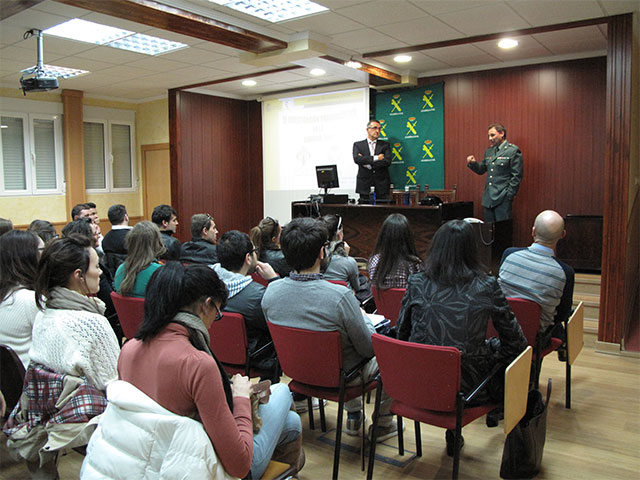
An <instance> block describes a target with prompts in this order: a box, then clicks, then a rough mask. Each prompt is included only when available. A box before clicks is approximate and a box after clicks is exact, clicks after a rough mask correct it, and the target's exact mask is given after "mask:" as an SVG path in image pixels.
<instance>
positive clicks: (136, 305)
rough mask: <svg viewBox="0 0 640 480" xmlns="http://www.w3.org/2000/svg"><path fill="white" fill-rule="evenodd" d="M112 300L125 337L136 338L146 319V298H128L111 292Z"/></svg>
mask: <svg viewBox="0 0 640 480" xmlns="http://www.w3.org/2000/svg"><path fill="white" fill-rule="evenodd" d="M111 300H113V306H114V307H115V308H116V313H117V314H118V319H119V320H120V326H121V327H122V332H123V333H124V336H125V337H127V338H133V337H135V336H136V334H137V333H138V329H139V328H140V325H141V324H142V320H143V318H144V298H138V297H127V296H124V295H120V294H119V293H116V292H111Z"/></svg>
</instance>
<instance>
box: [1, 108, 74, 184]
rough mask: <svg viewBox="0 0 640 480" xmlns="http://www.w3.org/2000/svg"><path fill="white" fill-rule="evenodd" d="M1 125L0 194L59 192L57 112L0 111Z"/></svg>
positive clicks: (60, 162)
mask: <svg viewBox="0 0 640 480" xmlns="http://www.w3.org/2000/svg"><path fill="white" fill-rule="evenodd" d="M0 126H1V128H0V143H1V145H2V147H1V148H0V172H1V174H2V176H1V180H2V182H0V194H3V195H35V194H55V193H62V191H63V166H62V140H61V139H62V133H61V126H60V116H59V115H49V114H39V113H30V114H26V113H9V112H2V113H1V114H0Z"/></svg>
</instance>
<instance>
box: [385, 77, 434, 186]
mask: <svg viewBox="0 0 640 480" xmlns="http://www.w3.org/2000/svg"><path fill="white" fill-rule="evenodd" d="M376 118H377V119H378V120H379V121H380V124H381V126H382V129H381V131H380V139H382V140H386V141H388V142H389V143H390V144H391V158H392V160H391V167H390V168H389V173H390V174H391V183H392V184H393V185H394V188H396V189H401V188H404V186H405V185H420V190H424V185H425V184H429V188H430V189H432V190H441V189H443V188H444V83H436V84H434V85H428V86H425V87H420V88H412V89H410V90H400V91H396V92H379V93H377V94H376Z"/></svg>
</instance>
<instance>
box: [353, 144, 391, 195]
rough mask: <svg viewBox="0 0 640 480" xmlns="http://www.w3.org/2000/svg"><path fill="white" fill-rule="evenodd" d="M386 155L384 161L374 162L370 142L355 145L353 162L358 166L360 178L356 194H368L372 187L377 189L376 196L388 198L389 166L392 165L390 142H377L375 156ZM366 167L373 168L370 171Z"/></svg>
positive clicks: (358, 177)
mask: <svg viewBox="0 0 640 480" xmlns="http://www.w3.org/2000/svg"><path fill="white" fill-rule="evenodd" d="M381 153H382V154H384V158H383V159H382V160H375V161H374V160H373V157H372V156H371V152H370V151H369V141H368V140H362V141H360V142H355V143H354V144H353V161H354V162H355V163H357V164H358V176H357V178H356V193H360V194H368V193H369V192H370V191H371V186H372V185H373V186H375V187H376V195H379V196H381V197H382V196H385V197H386V196H388V194H389V184H390V183H391V177H389V165H391V148H390V147H389V142H385V141H384V140H377V142H376V150H375V154H376V155H379V154H381ZM365 165H369V166H371V167H372V168H371V169H369V168H367V167H366V166H365Z"/></svg>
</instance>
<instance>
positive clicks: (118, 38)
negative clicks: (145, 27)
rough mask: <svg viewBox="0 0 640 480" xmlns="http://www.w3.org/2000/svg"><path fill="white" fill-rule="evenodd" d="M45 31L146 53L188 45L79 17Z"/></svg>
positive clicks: (50, 33) (72, 38)
mask: <svg viewBox="0 0 640 480" xmlns="http://www.w3.org/2000/svg"><path fill="white" fill-rule="evenodd" d="M44 33H46V34H49V35H55V36H57V37H63V38H69V39H71V40H78V41H80V42H87V43H93V44H96V45H104V46H107V47H113V48H120V49H122V50H129V51H131V52H137V53H144V54H146V55H159V54H161V53H166V52H171V51H174V50H179V49H181V48H185V47H188V45H187V44H184V43H180V42H172V41H170V40H165V39H163V38H158V37H152V36H150V35H144V34H142V33H136V32H130V31H129V30H122V29H120V28H114V27H109V26H108V25H101V24H99V23H94V22H88V21H86V20H81V19H79V18H74V19H73V20H69V21H67V22H64V23H61V24H60V25H56V26H55V27H51V28H49V29H47V30H45V31H44Z"/></svg>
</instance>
